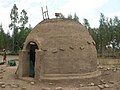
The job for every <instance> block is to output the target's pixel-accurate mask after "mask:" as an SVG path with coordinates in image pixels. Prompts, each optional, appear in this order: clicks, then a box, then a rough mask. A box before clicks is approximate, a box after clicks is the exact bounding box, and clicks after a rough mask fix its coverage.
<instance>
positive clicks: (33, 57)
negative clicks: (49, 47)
mask: <svg viewBox="0 0 120 90" xmlns="http://www.w3.org/2000/svg"><path fill="white" fill-rule="evenodd" d="M29 45H30V48H29V77H34V76H35V61H36V49H38V46H37V44H36V43H35V42H30V44H29Z"/></svg>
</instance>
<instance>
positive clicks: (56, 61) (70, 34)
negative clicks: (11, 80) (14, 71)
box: [23, 19, 97, 74]
mask: <svg viewBox="0 0 120 90" xmlns="http://www.w3.org/2000/svg"><path fill="white" fill-rule="evenodd" d="M30 42H35V43H36V44H37V46H38V49H39V50H41V51H42V53H43V54H42V61H43V62H44V63H43V64H44V73H46V74H81V73H89V72H93V71H96V69H97V53H96V48H95V42H94V40H93V39H92V37H91V36H90V34H89V32H88V30H87V29H86V28H85V27H84V26H83V25H82V24H81V23H79V22H78V21H75V20H68V19H49V20H44V21H42V22H40V23H39V24H37V25H36V26H35V28H33V30H32V31H31V32H30V34H29V35H28V37H27V38H26V41H25V43H24V48H23V49H27V45H28V44H29V43H30Z"/></svg>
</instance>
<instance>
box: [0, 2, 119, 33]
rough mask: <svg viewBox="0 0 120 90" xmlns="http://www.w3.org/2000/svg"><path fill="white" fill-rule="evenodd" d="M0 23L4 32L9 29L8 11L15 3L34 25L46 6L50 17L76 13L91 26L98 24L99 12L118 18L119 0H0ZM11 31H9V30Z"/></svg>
mask: <svg viewBox="0 0 120 90" xmlns="http://www.w3.org/2000/svg"><path fill="white" fill-rule="evenodd" d="M0 2H1V3H0V23H1V24H2V26H3V29H4V30H5V32H8V31H10V30H9V27H8V26H9V24H10V23H11V20H10V12H11V9H12V8H13V5H14V4H16V5H17V7H18V12H19V15H20V12H21V11H22V10H23V9H25V11H26V12H27V16H28V17H29V19H28V24H31V25H32V27H35V26H36V25H37V24H38V23H39V22H41V21H42V20H43V17H42V10H41V7H43V9H44V11H45V10H46V5H47V7H48V14H49V17H50V18H55V13H62V14H63V15H64V16H65V17H67V16H68V15H69V14H71V15H74V13H76V14H77V16H78V17H79V21H80V22H81V23H83V18H86V19H88V21H89V23H90V26H91V27H92V28H94V27H98V26H99V19H100V13H103V14H104V15H105V16H106V17H108V18H114V17H115V16H118V18H119V19H120V5H119V4H120V0H0ZM10 32H11V31H10Z"/></svg>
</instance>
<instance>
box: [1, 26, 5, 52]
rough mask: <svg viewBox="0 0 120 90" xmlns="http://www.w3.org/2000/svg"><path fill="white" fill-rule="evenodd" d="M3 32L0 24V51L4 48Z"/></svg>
mask: <svg viewBox="0 0 120 90" xmlns="http://www.w3.org/2000/svg"><path fill="white" fill-rule="evenodd" d="M4 46H5V44H4V30H3V27H2V24H1V25H0V49H1V50H2V49H3V48H4Z"/></svg>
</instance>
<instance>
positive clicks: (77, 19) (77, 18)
mask: <svg viewBox="0 0 120 90" xmlns="http://www.w3.org/2000/svg"><path fill="white" fill-rule="evenodd" d="M74 20H76V21H79V17H78V16H77V14H76V13H74Z"/></svg>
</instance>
